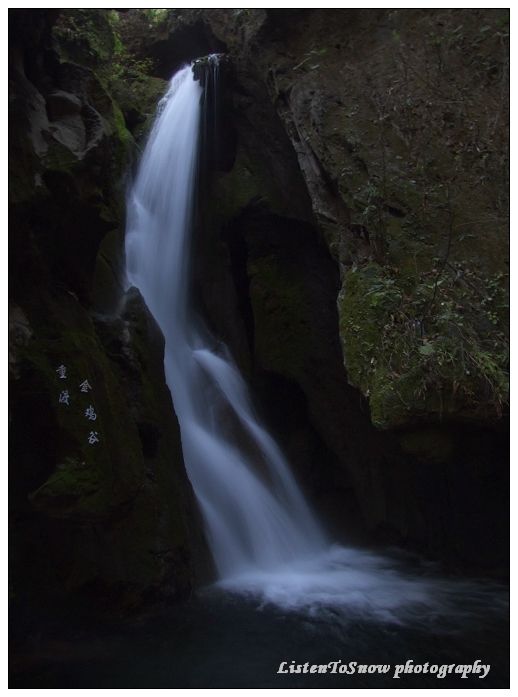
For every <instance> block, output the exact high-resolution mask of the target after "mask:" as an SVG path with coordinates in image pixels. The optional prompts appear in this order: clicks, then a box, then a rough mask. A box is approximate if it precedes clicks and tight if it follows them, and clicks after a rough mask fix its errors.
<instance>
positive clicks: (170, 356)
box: [126, 67, 325, 577]
mask: <svg viewBox="0 0 518 697" xmlns="http://www.w3.org/2000/svg"><path fill="white" fill-rule="evenodd" d="M201 94H202V88H201V87H200V86H199V84H198V83H197V82H196V81H194V80H193V76H192V72H191V69H190V68H189V67H187V68H184V69H183V70H181V71H180V72H179V73H177V75H176V76H175V77H174V78H173V80H172V81H171V86H170V89H169V92H168V93H167V95H166V97H165V98H164V103H163V106H162V110H161V113H160V115H159V116H158V118H157V121H156V123H155V126H154V128H153V131H152V133H151V136H150V140H149V143H148V145H147V147H146V150H145V153H144V156H143V159H142V163H141V166H140V170H139V173H138V176H137V179H136V181H135V184H134V186H133V189H132V191H131V196H130V201H129V208H128V230H127V235H126V256H127V275H128V280H129V282H130V283H131V284H132V285H135V286H136V287H137V288H139V290H140V291H141V293H142V295H143V297H144V299H145V301H146V303H147V305H148V307H149V310H150V311H151V313H152V314H153V316H154V317H155V319H156V320H157V322H158V324H159V326H160V328H161V330H162V332H163V334H164V337H165V372H166V380H167V384H168V386H169V388H170V390H171V393H172V396H173V401H174V405H175V410H176V413H177V415H178V419H179V422H180V427H181V432H182V445H183V451H184V457H185V462H186V467H187V472H188V475H189V478H190V480H191V483H192V485H193V487H194V491H195V493H196V496H197V498H198V500H199V502H200V505H201V508H202V511H203V515H204V517H205V522H206V525H207V533H208V537H209V541H210V545H211V549H212V552H213V555H214V559H215V561H216V564H217V567H218V570H219V572H220V574H221V575H222V576H224V577H228V576H231V575H233V574H235V573H237V572H242V571H244V570H246V569H248V570H250V569H251V568H257V569H262V570H265V569H271V568H274V567H276V566H278V565H279V564H281V563H285V562H286V561H289V560H294V559H298V558H301V557H304V556H308V555H310V554H314V553H316V552H318V551H321V550H322V549H323V548H324V546H325V539H324V535H323V533H322V532H321V530H320V528H319V526H318V524H317V522H316V520H315V518H314V516H313V514H312V512H311V511H310V509H309V507H308V505H307V504H306V502H305V500H304V497H303V495H302V493H301V492H300V490H299V488H298V486H297V484H296V482H295V480H294V479H293V477H292V475H291V473H290V470H289V467H288V465H287V463H286V461H285V460H284V458H283V456H282V454H281V452H280V450H279V448H278V447H277V445H276V444H275V443H274V441H273V440H272V438H271V437H270V436H269V435H268V433H267V432H266V431H265V429H264V428H263V426H262V425H261V424H260V423H259V422H258V420H257V417H256V415H255V414H254V410H253V407H252V403H251V400H250V397H249V395H248V391H247V388H246V385H245V384H244V382H243V379H242V378H241V376H240V374H239V372H238V370H237V369H236V367H235V366H234V364H233V363H232V360H231V358H230V355H229V352H228V350H227V349H226V348H225V347H224V346H222V345H221V344H219V347H218V349H217V350H211V349H210V348H209V345H210V344H212V345H214V344H215V343H217V342H215V341H214V338H213V337H211V336H210V335H209V332H208V331H207V329H205V328H204V327H203V325H202V322H201V320H200V318H198V317H195V316H193V313H192V312H191V311H190V309H189V302H188V285H189V269H190V251H191V236H192V217H193V196H194V184H195V176H196V160H197V142H198V127H199V119H200V97H201ZM229 410H230V411H231V413H232V414H233V415H234V421H235V426H234V428H238V427H239V428H241V429H244V431H245V432H246V434H247V437H248V439H249V441H250V442H251V443H252V444H253V450H254V451H256V452H257V453H259V455H258V458H254V459H259V460H261V461H262V465H263V467H262V470H263V471H262V473H259V472H258V471H257V467H256V466H255V462H254V463H253V462H251V457H250V455H249V454H247V453H246V452H244V450H243V448H242V447H239V446H238V445H237V444H236V443H235V442H232V441H231V440H230V438H231V434H228V433H226V432H225V431H226V430H228V428H226V427H225V421H228V413H229Z"/></svg>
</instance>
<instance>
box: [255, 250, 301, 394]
mask: <svg viewBox="0 0 518 697" xmlns="http://www.w3.org/2000/svg"><path fill="white" fill-rule="evenodd" d="M248 274H249V276H250V278H251V283H250V298H251V301H252V308H253V313H254V335H255V354H256V357H257V358H258V360H259V362H260V364H261V365H262V366H263V367H264V368H266V369H267V370H272V371H275V372H278V373H281V374H283V375H287V376H289V377H291V378H292V379H293V380H295V381H299V382H300V381H301V380H303V377H304V374H305V373H306V372H307V363H308V357H309V356H310V355H311V352H312V341H311V333H310V332H311V330H310V326H309V322H308V317H307V315H308V311H307V303H306V301H305V289H304V284H303V283H302V281H301V279H300V278H297V276H296V275H295V274H293V273H290V269H289V266H286V265H283V264H282V263H281V262H280V261H279V260H278V259H277V258H276V257H275V256H273V255H272V256H265V257H256V258H252V259H250V260H249V263H248Z"/></svg>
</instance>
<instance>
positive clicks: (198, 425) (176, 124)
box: [126, 67, 496, 623]
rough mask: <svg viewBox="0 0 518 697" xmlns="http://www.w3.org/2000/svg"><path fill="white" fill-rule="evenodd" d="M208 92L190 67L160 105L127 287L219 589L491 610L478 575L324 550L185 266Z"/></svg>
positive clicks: (384, 609) (421, 613)
mask: <svg viewBox="0 0 518 697" xmlns="http://www.w3.org/2000/svg"><path fill="white" fill-rule="evenodd" d="M202 93H203V88H202V87H201V86H200V84H199V82H198V81H197V80H195V79H194V76H193V72H192V69H191V67H185V68H183V69H182V70H180V71H179V72H178V73H177V74H176V75H175V76H174V77H173V78H172V80H171V83H170V87H169V91H168V92H167V94H166V96H165V97H164V99H163V100H162V102H161V104H160V106H159V110H158V116H157V119H156V122H155V125H154V128H153V130H152V132H151V134H150V138H149V141H148V144H147V146H146V149H145V152H144V154H143V157H142V162H141V164H140V168H139V172H138V175H137V177H136V179H135V182H134V184H133V187H132V189H131V191H130V193H129V197H128V216H127V219H128V222H127V232H126V260H127V280H128V283H129V284H131V285H134V286H136V287H137V288H139V290H140V291H141V293H142V295H143V297H144V299H145V301H146V303H147V305H148V308H149V310H150V311H151V313H152V314H153V316H154V317H155V319H156V321H157V322H158V324H159V326H160V328H161V330H162V332H163V334H164V337H165V373H166V380H167V384H168V386H169V388H170V390H171V394H172V397H173V402H174V406H175V410H176V413H177V415H178V420H179V422H180V428H181V434H182V446H183V452H184V458H185V463H186V468H187V473H188V475H189V478H190V481H191V483H192V485H193V488H194V491H195V494H196V497H197V499H198V501H199V504H200V508H201V511H202V514H203V517H204V520H205V524H206V532H207V537H208V540H209V544H210V546H211V550H212V553H213V556H214V560H215V563H216V565H217V569H218V571H219V575H220V581H219V583H218V587H219V588H223V589H226V590H230V591H232V592H239V593H243V592H244V593H246V594H252V595H253V596H257V597H259V598H261V599H262V600H261V601H262V602H264V601H266V602H269V603H273V604H275V605H276V606H277V607H282V608H284V609H285V610H296V611H304V612H306V613H307V612H309V613H310V614H314V613H315V612H317V613H318V614H321V613H326V612H328V611H331V613H332V614H331V615H330V617H331V619H332V620H333V621H334V619H333V618H336V617H337V616H338V615H340V616H341V617H344V618H346V619H348V618H350V617H351V616H353V617H354V616H358V615H368V616H369V617H375V618H376V619H377V620H380V621H389V622H399V623H401V622H402V621H409V622H415V621H416V618H419V617H422V618H424V619H425V621H426V622H427V621H428V619H427V618H430V617H432V616H433V617H440V616H443V617H448V618H449V620H450V619H451V618H452V617H453V615H455V614H457V615H458V616H463V617H469V616H478V615H477V613H475V614H474V615H473V610H472V607H477V606H484V607H486V606H487V604H488V603H487V597H486V595H484V593H481V591H479V588H478V587H477V586H476V585H474V584H472V583H470V582H462V583H458V582H456V583H453V582H451V581H449V580H444V579H441V578H440V577H438V576H434V575H433V574H429V573H428V571H427V569H426V567H425V568H424V570H420V571H419V572H418V573H417V574H410V573H409V572H408V571H406V570H403V566H402V564H401V562H400V561H398V559H397V558H395V557H394V556H393V555H392V556H390V557H389V556H386V555H380V554H376V553H374V552H371V551H366V550H359V549H355V548H344V547H341V546H338V545H330V544H329V542H328V541H327V540H326V536H325V534H324V533H323V531H322V530H321V528H320V526H319V524H318V522H317V521H316V519H315V517H314V515H313V513H312V511H311V510H310V508H309V506H308V504H307V503H306V501H305V499H304V496H303V494H302V492H301V490H300V489H299V487H298V485H297V484H296V482H295V480H294V478H293V476H292V474H291V472H290V469H289V466H288V464H287V462H286V460H285V459H284V457H283V455H282V453H281V451H280V449H279V447H278V446H277V444H276V443H275V442H274V440H273V439H272V438H271V436H270V435H269V434H268V432H267V431H266V429H265V428H264V426H263V425H262V424H261V423H260V421H259V420H258V418H257V415H256V414H255V412H254V408H253V405H252V400H251V397H250V395H249V392H248V389H247V387H246V385H245V383H244V381H243V379H242V377H241V375H240V374H239V371H238V370H237V368H236V366H235V364H234V363H233V361H232V358H231V355H230V352H229V350H228V349H227V348H226V347H225V346H224V345H223V344H222V343H221V342H218V341H217V340H216V339H215V337H213V336H212V335H211V334H210V332H209V330H208V329H207V327H205V325H204V323H203V321H202V319H201V318H200V317H199V316H197V315H196V313H195V312H194V311H193V309H192V307H191V304H190V302H189V297H188V296H189V276H190V273H189V271H190V267H191V248H192V232H193V230H192V228H193V209H194V192H195V181H196V169H197V159H198V137H199V131H200V118H201V116H200V99H201V96H202ZM214 346H216V348H214ZM459 599H460V601H459ZM462 602H465V603H466V604H467V605H466V608H467V609H465V610H464V609H462ZM491 602H492V603H493V604H494V605H495V607H496V602H494V601H491ZM470 603H471V605H470ZM468 606H469V607H468ZM463 613H464V615H463Z"/></svg>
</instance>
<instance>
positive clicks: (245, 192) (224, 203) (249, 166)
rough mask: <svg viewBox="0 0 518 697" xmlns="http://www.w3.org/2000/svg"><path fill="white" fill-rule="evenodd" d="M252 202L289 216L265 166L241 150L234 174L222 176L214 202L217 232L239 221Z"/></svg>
mask: <svg viewBox="0 0 518 697" xmlns="http://www.w3.org/2000/svg"><path fill="white" fill-rule="evenodd" d="M251 202H253V203H254V204H262V205H264V206H266V208H267V209H268V210H269V211H270V213H275V214H277V215H281V216H282V215H284V214H285V205H284V202H283V198H282V195H281V193H280V192H279V190H278V189H277V187H276V186H275V183H274V181H273V180H272V177H271V176H270V174H269V173H268V171H267V169H266V167H265V164H264V163H263V162H262V161H260V160H259V159H258V160H255V161H254V162H252V161H250V160H249V158H248V157H247V156H246V154H245V152H244V151H243V150H242V149H241V148H238V152H237V155H236V161H235V164H234V167H233V169H232V171H231V172H229V173H228V174H223V175H221V176H220V178H219V180H218V181H217V183H216V187H215V193H214V195H213V198H212V202H211V211H210V213H211V216H210V217H211V220H212V221H213V224H214V226H215V229H219V228H221V227H222V226H223V225H226V224H227V223H228V222H229V221H230V220H231V219H232V218H234V217H237V216H238V215H239V214H240V213H241V212H242V211H243V210H244V209H245V208H246V207H247V206H248V205H249V204H250V203H251Z"/></svg>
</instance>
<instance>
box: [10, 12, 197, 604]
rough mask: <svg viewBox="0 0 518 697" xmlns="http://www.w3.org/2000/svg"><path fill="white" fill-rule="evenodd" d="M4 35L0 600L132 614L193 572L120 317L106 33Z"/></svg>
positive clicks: (193, 550)
mask: <svg viewBox="0 0 518 697" xmlns="http://www.w3.org/2000/svg"><path fill="white" fill-rule="evenodd" d="M10 25H11V26H10V76H9V77H10V81H9V99H10V139H9V146H10V154H9V165H10V189H9V205H10V208H9V209H10V225H11V230H10V241H11V249H10V261H11V269H10V271H11V273H10V297H9V301H10V320H9V321H10V324H9V329H10V354H9V368H10V377H11V387H10V420H11V423H10V429H11V437H10V464H9V476H10V530H11V539H12V556H11V592H12V597H13V601H14V602H15V604H19V605H23V604H24V603H25V602H26V601H27V598H30V597H32V596H34V595H42V594H43V595H44V596H45V597H47V598H56V599H58V600H62V599H63V598H66V597H73V596H77V595H78V594H79V595H81V596H83V597H84V598H86V599H87V600H88V602H91V603H92V604H93V605H94V606H95V607H99V605H101V606H102V605H104V604H108V607H109V608H110V609H111V611H112V610H114V609H115V610H117V609H118V608H124V609H126V610H128V609H131V610H136V609H139V608H141V607H143V606H145V605H147V604H149V603H150V602H152V601H161V600H169V599H178V598H182V597H185V596H186V595H188V594H189V593H190V592H191V591H192V588H193V585H194V584H195V583H196V578H197V577H198V580H199V578H200V574H199V573H197V561H198V562H199V563H200V565H201V566H199V568H198V571H199V570H200V568H201V569H202V568H203V566H204V565H205V566H208V565H209V564H208V561H207V560H208V553H207V550H206V545H205V542H204V539H203V532H202V529H201V521H200V518H199V514H198V511H197V507H196V505H195V502H194V497H193V493H192V490H191V487H190V484H189V482H188V480H187V477H186V473H185V469H184V465H183V458H182V452H181V443H180V434H179V428H178V423H177V421H176V417H175V414H174V411H173V406H172V403H171V398H170V394H169V391H168V390H167V388H166V387H165V380H164V373H163V340H162V338H161V336H160V333H159V330H158V329H157V327H156V325H155V324H154V321H153V319H152V318H151V317H150V316H149V313H148V312H147V309H146V307H145V306H144V304H143V301H142V299H141V298H140V296H139V295H138V293H134V294H133V295H131V296H129V297H127V298H126V299H125V302H124V304H121V299H122V296H121V286H120V284H121V280H122V277H121V273H120V256H119V255H120V251H121V239H122V235H123V230H124V215H123V212H124V211H123V201H124V181H123V178H124V173H125V171H127V166H128V162H129V159H128V155H129V149H128V146H129V145H130V144H131V141H132V137H131V135H130V133H129V132H128V131H127V129H126V127H125V123H124V118H123V116H122V112H121V110H120V107H119V106H118V104H117V103H116V102H115V101H114V99H113V97H112V94H111V87H112V84H113V83H114V82H115V79H116V77H117V75H116V74H114V73H113V70H114V68H113V61H114V60H116V59H115V57H114V56H115V48H116V45H115V41H114V33H113V31H112V28H111V26H110V23H109V22H108V20H107V17H106V13H103V12H97V11H86V10H84V11H83V10H80V11H77V12H70V13H61V14H60V13H59V12H58V11H50V10H42V11H39V10H27V11H23V10H13V11H11V12H10ZM110 71H111V72H110ZM154 84H155V83H153V80H152V79H146V88H147V89H148V91H149V90H151V91H152V90H153V86H154ZM155 92H156V87H155ZM155 103H156V97H155V99H154V103H153V107H152V108H154V105H155ZM117 303H119V306H118V307H117Z"/></svg>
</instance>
